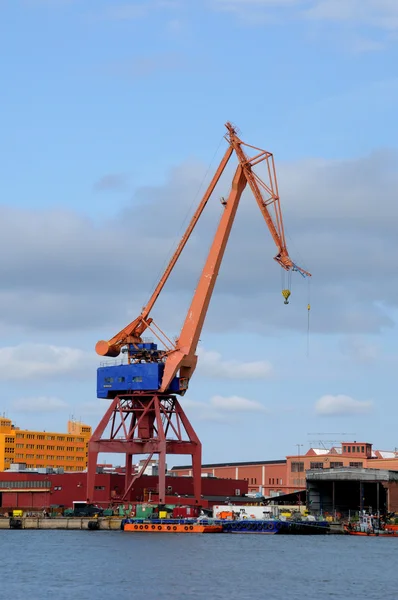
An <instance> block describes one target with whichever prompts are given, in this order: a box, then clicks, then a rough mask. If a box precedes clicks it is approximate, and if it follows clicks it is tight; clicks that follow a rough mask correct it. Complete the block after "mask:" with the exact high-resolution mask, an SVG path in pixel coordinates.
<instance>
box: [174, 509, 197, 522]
mask: <svg viewBox="0 0 398 600" xmlns="http://www.w3.org/2000/svg"><path fill="white" fill-rule="evenodd" d="M198 516H199V508H198V507H197V506H176V507H175V508H174V509H173V518H174V519H194V518H195V517H198Z"/></svg>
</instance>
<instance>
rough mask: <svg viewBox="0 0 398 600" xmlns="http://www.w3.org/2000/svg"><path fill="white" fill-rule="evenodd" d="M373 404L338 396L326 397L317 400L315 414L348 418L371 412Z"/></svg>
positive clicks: (341, 395)
mask: <svg viewBox="0 0 398 600" xmlns="http://www.w3.org/2000/svg"><path fill="white" fill-rule="evenodd" d="M372 408H373V402H371V401H368V400H366V401H361V400H355V399H354V398H351V396H344V395H343V394H338V395H336V396H332V395H326V396H322V397H321V398H319V400H318V401H317V402H316V404H315V412H316V413H317V414H318V415H321V416H348V415H358V414H365V413H368V412H370V411H371V410H372Z"/></svg>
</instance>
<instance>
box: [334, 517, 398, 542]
mask: <svg viewBox="0 0 398 600" xmlns="http://www.w3.org/2000/svg"><path fill="white" fill-rule="evenodd" d="M344 533H346V534H348V535H361V536H371V537H388V538H393V537H396V538H398V531H395V530H393V529H389V528H388V526H385V525H382V524H381V522H380V518H379V517H376V516H374V515H367V514H361V515H359V522H358V523H351V522H350V523H345V524H344Z"/></svg>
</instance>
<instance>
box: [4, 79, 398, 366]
mask: <svg viewBox="0 0 398 600" xmlns="http://www.w3.org/2000/svg"><path fill="white" fill-rule="evenodd" d="M385 91H386V89H385V87H383V86H381V88H380V89H379V88H378V91H377V95H378V96H379V95H380V93H381V92H382V96H383V97H386V98H387V97H388V98H390V99H394V98H396V97H398V88H397V86H395V88H394V87H391V86H387V91H388V93H384V92H385ZM379 92H380V93H379ZM327 108H328V107H327V106H326V107H325V112H327ZM253 142H255V143H257V142H256V140H253ZM277 168H278V175H279V184H280V193H281V202H282V210H283V215H284V218H285V224H286V233H287V235H288V239H289V249H290V251H291V254H292V258H293V259H294V260H297V262H298V263H299V264H300V263H301V261H300V260H299V257H298V256H297V253H296V252H295V251H294V248H293V247H292V244H291V242H290V240H291V239H293V240H294V243H295V246H296V247H297V248H298V249H299V251H300V254H301V255H302V256H304V257H305V258H306V259H307V261H308V265H306V264H303V265H302V266H304V267H306V266H308V269H309V270H310V271H311V272H313V273H314V277H313V284H312V286H311V287H312V290H313V297H312V302H311V304H312V314H311V331H312V332H313V333H320V332H321V333H328V332H334V333H340V332H344V333H349V334H353V333H356V334H357V333H364V332H372V333H375V332H377V333H378V332H380V331H381V329H382V328H383V327H391V326H392V325H393V322H392V320H391V318H390V315H389V314H388V312H386V311H385V310H384V307H385V306H389V307H396V306H397V298H398V280H397V281H395V280H394V278H393V279H391V272H393V271H394V269H395V268H398V258H397V257H398V238H397V236H396V230H397V227H398V205H397V203H396V201H395V189H396V188H397V187H398V156H397V154H396V153H395V152H393V151H383V152H376V153H374V154H372V155H371V156H366V157H361V158H357V159H355V160H339V161H337V160H320V159H311V160H310V159H308V160H302V161H296V162H291V163H283V162H278V163H277ZM203 172H204V170H203V168H202V166H201V165H198V164H197V163H186V164H184V165H182V166H181V167H180V168H178V169H174V170H173V171H172V172H171V174H170V177H169V179H168V181H167V182H166V183H165V184H164V185H161V186H147V187H141V188H139V189H138V190H137V191H136V193H135V195H134V200H133V202H132V203H131V205H129V206H127V207H126V208H125V209H124V210H123V211H121V212H120V214H119V215H118V216H117V217H115V218H112V219H111V220H109V219H108V221H107V222H106V223H103V224H102V223H101V222H99V223H98V222H95V221H94V220H92V219H90V218H88V217H82V216H81V215H80V214H79V213H77V212H76V213H74V212H68V211H58V210H37V211H32V210H27V209H24V208H12V207H6V206H2V207H0V252H2V253H3V254H4V255H6V254H7V256H8V259H7V261H2V262H1V263H0V280H1V283H2V289H1V291H0V327H3V328H4V327H7V334H10V335H12V334H13V333H14V332H15V330H17V331H18V330H19V329H20V328H23V329H24V330H25V331H26V330H27V329H30V330H32V331H39V332H42V331H43V330H47V331H50V330H51V331H57V336H58V335H59V332H60V331H68V333H69V334H70V333H73V332H74V331H78V332H79V334H82V333H84V332H87V331H92V330H96V332H97V331H98V334H97V333H96V332H95V334H94V335H95V338H94V340H95V341H96V340H97V339H98V338H97V335H98V337H103V338H105V339H107V338H109V337H111V336H112V335H113V334H114V333H115V332H116V331H119V330H120V329H121V327H123V326H124V325H125V324H126V323H128V322H129V321H130V320H132V319H133V318H134V317H136V316H137V314H139V312H140V310H141V307H142V305H143V304H144V303H145V301H146V300H147V297H148V290H150V289H151V287H152V286H153V285H154V283H155V282H156V281H155V280H156V278H157V275H159V276H160V272H159V271H160V269H161V267H162V266H163V265H165V262H166V259H167V258H169V257H170V254H171V252H170V254H169V255H168V256H167V252H168V250H171V249H174V248H175V246H176V243H177V241H178V239H179V232H178V231H177V225H176V224H181V214H187V211H188V207H189V203H190V199H191V198H192V189H197V187H198V185H199V182H200V180H201V179H202V177H203ZM260 173H261V172H260ZM230 174H231V173H230V172H228V173H226V175H225V177H224V178H223V180H222V182H221V183H220V188H221V190H220V191H222V192H224V190H225V189H226V188H228V186H229V185H230ZM216 192H217V190H216ZM379 196H380V197H383V211H382V212H379V213H377V216H376V217H375V214H374V198H375V197H379ZM215 198H217V195H216V193H215ZM212 200H213V201H212V202H209V204H208V206H207V207H206V211H205V212H204V214H203V216H202V218H201V221H200V223H199V224H198V226H197V229H196V230H195V234H194V235H193V237H192V239H190V241H189V242H188V244H187V247H186V248H185V250H184V253H183V255H182V256H181V259H180V261H179V264H178V265H177V266H176V269H175V272H173V274H172V277H171V280H170V284H171V285H168V286H167V287H166V288H165V290H164V293H162V294H161V296H160V298H159V301H158V302H157V304H156V307H155V309H154V311H153V314H152V316H153V317H154V318H155V320H156V322H157V324H158V325H159V326H160V327H161V329H162V330H163V331H165V332H166V333H167V334H168V335H169V336H173V335H174V334H178V330H179V328H180V326H181V323H182V321H183V319H184V317H185V314H186V311H187V309H188V306H189V302H190V300H191V297H192V290H193V289H194V288H195V285H196V283H197V278H198V275H199V273H200V272H201V268H202V267H203V261H204V258H205V253H206V250H207V249H208V247H209V244H210V239H211V235H212V234H213V232H214V230H215V226H216V223H217V222H218V219H219V215H220V211H221V210H222V207H221V205H220V204H219V203H218V202H217V201H214V198H213V199H212ZM137 210H139V211H140V214H141V215H142V220H143V222H146V223H151V227H150V228H142V229H139V230H137V231H136V233H135V236H136V237H135V241H136V244H137V247H138V246H139V247H143V248H145V255H143V257H142V260H140V261H130V262H129V263H128V265H127V266H126V263H125V262H123V261H115V260H114V256H113V254H112V252H110V249H112V248H113V247H114V244H115V240H114V235H113V233H112V232H114V231H118V232H119V237H120V239H124V237H125V236H127V235H129V232H130V231H131V226H132V224H134V223H135V222H136V214H137ZM170 232H173V234H171V233H170ZM386 247H388V248H389V257H390V258H389V261H386V260H385V256H386ZM273 252H274V246H273V244H272V240H271V239H270V236H269V235H268V232H267V228H266V226H265V224H264V222H263V220H262V219H260V218H259V212H258V207H257V206H256V204H255V202H254V200H253V197H252V195H251V192H250V190H246V191H245V193H244V195H243V197H242V202H241V206H240V209H239V213H238V215H237V219H236V222H235V223H234V227H233V230H232V232H231V239H230V242H229V244H228V247H227V249H226V253H225V257H224V260H223V264H222V265H221V269H220V274H219V278H218V281H217V284H216V287H215V291H214V295H213V298H212V300H211V303H210V307H209V313H208V316H207V318H206V322H205V329H204V335H205V331H206V330H207V331H210V330H211V331H212V332H215V333H218V332H225V331H228V330H234V331H236V330H239V331H247V332H253V331H254V332H256V333H258V334H260V335H261V334H264V333H267V334H268V333H270V332H271V333H276V332H278V333H279V332H280V331H297V330H301V331H302V330H303V327H304V326H305V323H306V304H307V302H306V300H307V287H306V283H305V282H303V281H302V280H301V278H300V277H299V276H297V277H295V278H294V284H293V285H294V288H293V293H292V298H291V303H290V305H289V306H288V307H286V306H284V305H283V302H282V297H281V295H280V285H281V281H280V279H281V278H280V268H279V267H278V266H277V265H276V264H275V262H274V261H273V260H272V256H273ZM307 261H304V262H307ZM370 272H371V273H372V277H371V278H370V277H369V273H370ZM294 275H297V274H293V277H294ZM120 281H123V286H124V293H123V294H115V293H114V290H115V289H116V288H117V287H118V286H120ZM296 282H297V283H296ZM99 292H101V293H99ZM278 296H279V297H278ZM26 297H29V302H26ZM110 306H112V310H110ZM204 335H203V336H202V339H203V340H204ZM213 359H215V360H216V364H217V365H218V367H219V366H220V365H219V362H217V361H221V362H222V365H223V366H222V367H220V368H221V370H222V371H223V372H224V374H228V377H229V376H230V374H231V372H232V371H233V370H234V369H235V368H237V367H239V368H238V372H239V377H241V376H242V375H244V376H247V377H254V374H255V373H258V372H259V371H261V372H262V373H263V375H264V376H265V373H266V370H267V366H266V365H265V364H264V362H263V361H256V363H252V364H251V366H250V367H247V366H244V367H243V366H242V365H237V364H236V362H235V363H231V362H227V361H225V360H223V359H222V357H221V359H220V358H219V357H215V356H214V355H213ZM205 360H206V359H205ZM260 363H261V364H260ZM248 364H250V363H248ZM21 368H24V367H23V366H22V367H21ZM206 368H207V369H208V372H209V370H210V371H213V373H214V369H213V367H212V365H211V364H209V362H208V363H207V366H206ZM3 372H4V369H3Z"/></svg>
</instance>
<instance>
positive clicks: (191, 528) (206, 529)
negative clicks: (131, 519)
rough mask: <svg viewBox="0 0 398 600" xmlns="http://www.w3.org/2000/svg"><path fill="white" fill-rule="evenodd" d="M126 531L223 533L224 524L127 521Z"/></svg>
mask: <svg viewBox="0 0 398 600" xmlns="http://www.w3.org/2000/svg"><path fill="white" fill-rule="evenodd" d="M124 531H136V532H138V533H222V525H196V524H190V525H188V524H185V525H177V524H176V525H172V524H168V525H153V524H150V523H126V524H125V526H124Z"/></svg>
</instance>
